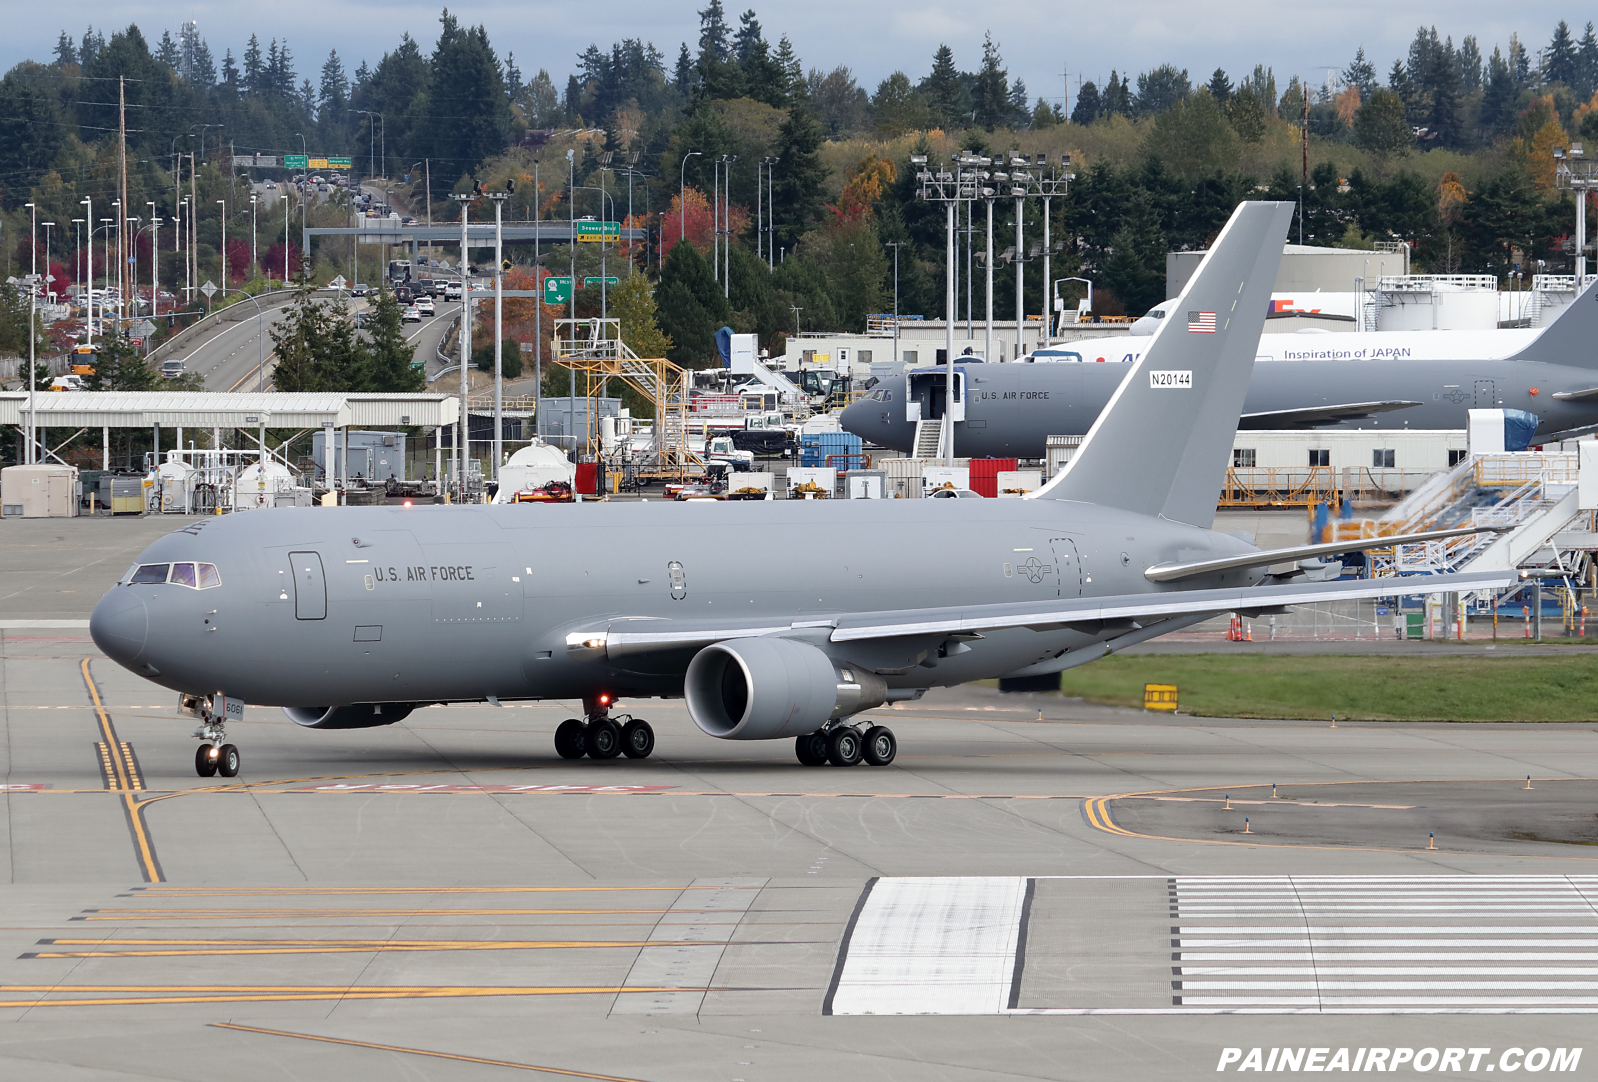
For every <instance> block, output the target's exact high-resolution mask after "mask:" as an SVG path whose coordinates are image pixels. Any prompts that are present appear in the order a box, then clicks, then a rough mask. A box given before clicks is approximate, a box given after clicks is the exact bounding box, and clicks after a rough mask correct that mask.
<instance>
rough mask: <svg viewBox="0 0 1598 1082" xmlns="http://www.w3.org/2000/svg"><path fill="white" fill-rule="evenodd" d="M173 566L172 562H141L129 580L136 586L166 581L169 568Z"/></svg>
mask: <svg viewBox="0 0 1598 1082" xmlns="http://www.w3.org/2000/svg"><path fill="white" fill-rule="evenodd" d="M171 566H172V565H171V564H140V565H139V569H138V570H137V571H135V572H134V573H133V577H132V578H131V579H129V580H128V582H129V583H130V584H132V585H134V586H140V585H148V584H150V583H157V582H165V581H166V573H167V570H168V569H169V568H170V567H171Z"/></svg>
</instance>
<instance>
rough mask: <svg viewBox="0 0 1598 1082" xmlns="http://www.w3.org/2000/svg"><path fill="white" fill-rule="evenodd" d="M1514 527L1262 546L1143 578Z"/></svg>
mask: <svg viewBox="0 0 1598 1082" xmlns="http://www.w3.org/2000/svg"><path fill="white" fill-rule="evenodd" d="M1512 529H1514V527H1512V526H1467V527H1463V528H1461V529H1457V530H1427V531H1425V532H1423V533H1406V534H1394V535H1393V536H1391V537H1362V538H1359V539H1358V540H1355V541H1328V542H1326V543H1324V544H1319V545H1295V546H1294V547H1292V548H1285V549H1260V550H1259V551H1257V552H1245V553H1243V554H1242V555H1240V556H1223V557H1221V558H1220V559H1216V560H1199V561H1197V562H1195V563H1190V564H1155V565H1154V566H1153V567H1151V568H1149V569H1148V570H1147V571H1145V572H1143V577H1144V578H1146V579H1148V580H1149V581H1150V582H1177V581H1179V580H1181V579H1188V578H1192V577H1193V576H1195V575H1213V574H1218V573H1220V572H1222V571H1235V570H1237V569H1238V568H1240V567H1270V566H1271V565H1272V564H1285V563H1288V562H1290V561H1292V560H1313V559H1315V558H1316V557H1319V556H1336V555H1338V554H1339V553H1344V552H1364V551H1365V550H1366V549H1384V548H1391V547H1392V546H1393V545H1413V544H1418V543H1419V542H1421V541H1442V540H1445V539H1447V538H1450V537H1466V536H1468V535H1470V534H1478V533H1507V532H1508V531H1510V530H1512Z"/></svg>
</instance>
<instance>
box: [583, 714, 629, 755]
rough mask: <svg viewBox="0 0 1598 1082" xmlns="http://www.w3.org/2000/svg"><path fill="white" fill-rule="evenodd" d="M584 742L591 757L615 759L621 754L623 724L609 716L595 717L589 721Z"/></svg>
mask: <svg viewBox="0 0 1598 1082" xmlns="http://www.w3.org/2000/svg"><path fill="white" fill-rule="evenodd" d="M584 744H585V745H586V747H587V749H588V757H589V758H590V759H614V758H615V757H616V756H618V755H620V754H621V747H622V744H621V726H619V725H617V724H616V723H615V722H614V721H611V720H610V719H609V718H595V719H594V720H593V721H590V722H589V723H588V732H587V734H586V736H585V739H584Z"/></svg>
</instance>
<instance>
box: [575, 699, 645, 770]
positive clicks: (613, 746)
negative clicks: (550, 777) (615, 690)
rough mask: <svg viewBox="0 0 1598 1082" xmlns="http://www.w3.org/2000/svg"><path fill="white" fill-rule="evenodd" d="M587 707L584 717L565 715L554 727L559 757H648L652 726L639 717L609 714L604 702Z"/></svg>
mask: <svg viewBox="0 0 1598 1082" xmlns="http://www.w3.org/2000/svg"><path fill="white" fill-rule="evenodd" d="M584 705H585V706H588V707H589V710H588V717H587V719H586V720H583V721H579V720H578V719H576V718H567V719H566V720H565V721H563V722H561V723H560V726H559V727H558V728H556V730H555V751H556V752H557V753H558V754H559V755H560V757H561V758H562V759H581V758H582V757H583V756H584V755H586V756H588V757H589V758H590V759H614V758H616V756H618V755H625V756H627V758H629V759H647V758H649V754H650V753H651V752H652V751H654V750H655V730H654V729H651V728H650V727H649V722H647V721H644V720H643V719H642V718H635V717H630V716H628V715H627V714H619V715H617V716H616V717H614V718H612V717H611V716H610V714H609V712H608V710H607V709H606V708H605V704H603V703H601V704H598V707H597V709H596V708H595V706H594V705H593V704H586V703H585V704H584Z"/></svg>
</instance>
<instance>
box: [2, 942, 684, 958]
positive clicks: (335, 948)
mask: <svg viewBox="0 0 1598 1082" xmlns="http://www.w3.org/2000/svg"><path fill="white" fill-rule="evenodd" d="M40 943H41V945H48V946H77V945H82V946H93V947H95V948H97V949H95V950H76V951H50V950H42V951H29V952H28V953H26V954H20V955H18V956H17V957H19V958H183V957H191V956H198V955H224V954H225V955H241V954H370V953H383V954H388V953H397V954H404V953H414V952H419V951H509V950H593V949H601V948H610V947H617V948H630V949H633V950H638V949H642V948H644V947H697V946H702V945H703V943H702V941H699V940H680V941H678V940H669V941H667V940H610V939H595V940H558V939H557V940H540V939H529V940H493V939H486V940H472V939H404V940H386V939H355V940H317V939H286V940H276V939H239V940H225V939H112V940H106V939H48V940H41V941H40ZM133 946H148V947H151V948H152V949H149V950H130V949H126V948H129V947H133Z"/></svg>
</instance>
